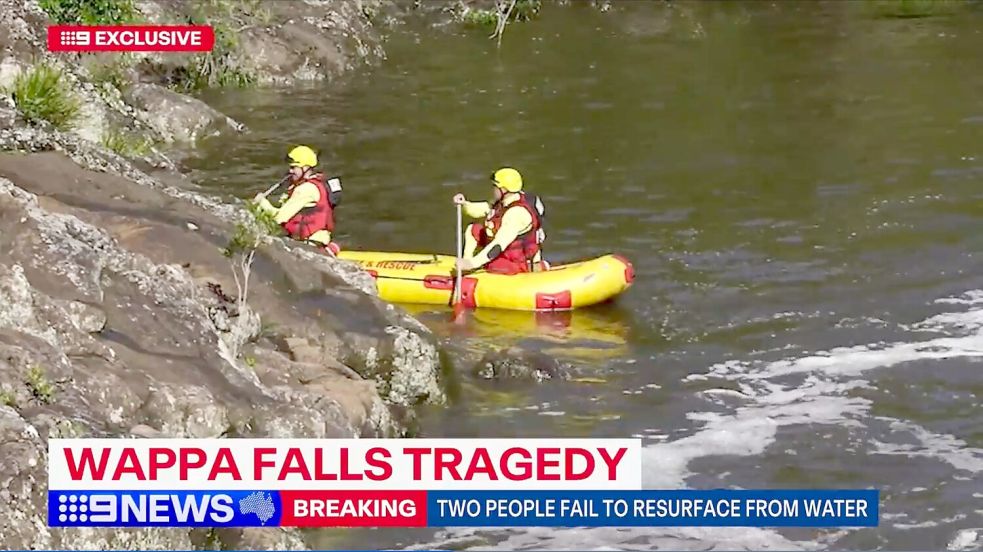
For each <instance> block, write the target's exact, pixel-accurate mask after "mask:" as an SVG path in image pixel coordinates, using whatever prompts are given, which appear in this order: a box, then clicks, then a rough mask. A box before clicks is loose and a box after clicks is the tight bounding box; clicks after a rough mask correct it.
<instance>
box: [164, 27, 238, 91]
mask: <svg viewBox="0 0 983 552" xmlns="http://www.w3.org/2000/svg"><path fill="white" fill-rule="evenodd" d="M213 27H214V29H215V46H214V48H212V51H211V52H206V53H203V54H200V55H198V56H195V57H194V58H193V59H192V60H191V62H190V63H189V64H188V66H187V74H186V76H185V78H184V79H183V81H182V82H181V88H183V89H184V90H185V91H191V90H201V89H203V88H209V87H214V86H219V87H226V86H230V87H237V88H243V87H246V86H249V85H251V84H253V83H255V82H256V77H255V75H253V74H251V73H250V72H248V71H246V70H245V69H243V68H241V67H239V65H238V63H237V62H236V60H235V57H234V56H233V53H234V52H235V50H236V48H238V46H239V40H238V38H236V36H235V32H234V31H233V30H232V29H230V28H229V27H227V26H225V25H221V24H215V25H213Z"/></svg>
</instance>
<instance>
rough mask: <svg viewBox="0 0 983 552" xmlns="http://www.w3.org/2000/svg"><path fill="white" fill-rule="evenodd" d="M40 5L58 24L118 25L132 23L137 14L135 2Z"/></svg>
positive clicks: (60, 0)
mask: <svg viewBox="0 0 983 552" xmlns="http://www.w3.org/2000/svg"><path fill="white" fill-rule="evenodd" d="M39 3H40V4H41V9H43V10H44V11H45V12H47V14H48V15H49V16H50V17H51V19H53V20H54V21H55V22H57V23H81V24H83V25H118V24H120V23H132V22H133V21H134V20H135V18H136V14H137V10H136V7H135V6H134V4H133V0H39Z"/></svg>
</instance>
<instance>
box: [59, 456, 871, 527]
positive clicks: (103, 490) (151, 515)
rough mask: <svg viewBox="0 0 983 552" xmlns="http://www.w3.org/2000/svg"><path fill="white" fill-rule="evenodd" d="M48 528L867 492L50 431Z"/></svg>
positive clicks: (832, 504)
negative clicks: (651, 486) (645, 479)
mask: <svg viewBox="0 0 983 552" xmlns="http://www.w3.org/2000/svg"><path fill="white" fill-rule="evenodd" d="M48 449H49V463H48V489H49V490H48V523H49V525H51V526H61V527H80V526H85V527H518V526H562V527H627V526H635V527H639V526H650V527H655V526H718V527H719V526H745V527H746V526H755V527H781V526H786V527H792V526H794V527H859V526H865V527H869V526H876V525H877V523H878V499H879V493H878V491H876V490H852V489H851V490H781V491H779V490H706V491H698V490H642V489H641V441H640V440H637V439H410V440H399V439H396V440H387V439H326V440H317V439H299V440H292V439H51V440H49V443H48Z"/></svg>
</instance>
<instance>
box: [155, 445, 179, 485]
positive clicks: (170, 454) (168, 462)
mask: <svg viewBox="0 0 983 552" xmlns="http://www.w3.org/2000/svg"><path fill="white" fill-rule="evenodd" d="M161 456H163V457H164V458H163V460H162V459H161ZM176 462H177V455H176V454H174V450H173V449H169V448H158V447H151V449H150V479H157V470H161V469H166V468H173V467H174V464H175V463H176Z"/></svg>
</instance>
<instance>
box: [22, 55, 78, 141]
mask: <svg viewBox="0 0 983 552" xmlns="http://www.w3.org/2000/svg"><path fill="white" fill-rule="evenodd" d="M12 93H13V97H14V103H15V104H16V105H17V109H18V110H19V111H20V112H21V114H23V115H24V118H25V119H26V120H27V121H28V122H30V123H35V124H36V123H38V122H40V121H48V122H49V123H51V124H52V125H54V126H55V128H58V129H59V130H67V129H69V128H71V126H72V123H73V122H74V120H75V118H76V117H77V116H78V114H79V110H80V109H81V105H80V104H79V102H78V99H77V98H75V96H73V95H72V93H71V91H70V90H69V89H68V85H67V84H66V83H65V82H64V81H62V73H61V71H60V70H59V69H57V68H55V67H52V66H50V65H45V64H42V65H38V66H35V67H34V68H32V69H30V70H28V71H25V72H23V73H21V74H20V75H18V76H17V78H16V79H15V80H14V85H13V90H12Z"/></svg>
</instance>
